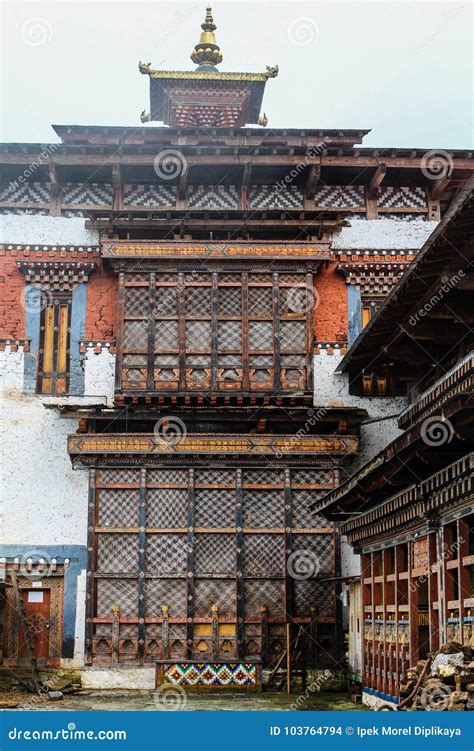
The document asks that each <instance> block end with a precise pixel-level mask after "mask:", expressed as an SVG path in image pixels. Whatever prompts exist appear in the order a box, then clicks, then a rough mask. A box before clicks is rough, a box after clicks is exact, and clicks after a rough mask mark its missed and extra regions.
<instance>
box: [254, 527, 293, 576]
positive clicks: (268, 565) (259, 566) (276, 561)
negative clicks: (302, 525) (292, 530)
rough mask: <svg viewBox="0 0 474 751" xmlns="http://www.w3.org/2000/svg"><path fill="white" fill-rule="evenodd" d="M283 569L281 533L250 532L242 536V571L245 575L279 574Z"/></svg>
mask: <svg viewBox="0 0 474 751" xmlns="http://www.w3.org/2000/svg"><path fill="white" fill-rule="evenodd" d="M284 571H285V541H284V538H283V535H278V534H273V535H269V534H268V535H260V534H250V535H245V538H244V572H245V574H246V575H247V576H268V575H271V574H273V575H280V576H282V575H283V573H284Z"/></svg>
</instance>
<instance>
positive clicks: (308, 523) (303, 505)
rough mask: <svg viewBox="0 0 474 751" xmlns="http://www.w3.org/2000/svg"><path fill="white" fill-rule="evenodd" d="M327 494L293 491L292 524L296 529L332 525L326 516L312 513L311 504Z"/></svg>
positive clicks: (313, 491)
mask: <svg viewBox="0 0 474 751" xmlns="http://www.w3.org/2000/svg"><path fill="white" fill-rule="evenodd" d="M324 495H326V493H325V492H324V491H323V492H321V493H318V492H317V491H315V490H293V491H292V493H291V500H292V503H291V508H292V523H293V527H296V528H302V529H304V528H307V529H311V528H315V527H329V526H330V523H329V522H328V521H327V519H325V518H324V516H321V515H320V514H315V513H314V512H312V511H311V508H310V506H311V504H312V503H314V502H315V501H317V500H318V499H320V498H323V497H324Z"/></svg>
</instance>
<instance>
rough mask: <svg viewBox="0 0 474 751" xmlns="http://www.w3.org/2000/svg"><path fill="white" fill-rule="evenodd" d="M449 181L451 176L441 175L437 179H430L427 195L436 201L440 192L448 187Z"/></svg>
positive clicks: (440, 194)
mask: <svg viewBox="0 0 474 751" xmlns="http://www.w3.org/2000/svg"><path fill="white" fill-rule="evenodd" d="M450 182H451V177H450V176H447V177H441V178H440V179H439V180H431V181H430V183H429V185H428V195H429V197H430V198H431V199H432V200H434V201H436V200H438V199H439V198H441V196H442V194H443V193H444V191H445V190H446V188H447V187H448V185H449V183H450Z"/></svg>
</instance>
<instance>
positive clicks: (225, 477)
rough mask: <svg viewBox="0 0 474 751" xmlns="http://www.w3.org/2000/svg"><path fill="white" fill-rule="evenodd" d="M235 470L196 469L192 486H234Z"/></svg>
mask: <svg viewBox="0 0 474 751" xmlns="http://www.w3.org/2000/svg"><path fill="white" fill-rule="evenodd" d="M235 482H236V478H235V470H232V469H198V470H196V473H195V476H194V486H195V487H198V486H199V485H208V486H209V485H219V486H220V487H222V486H223V485H232V486H233V487H234V486H235Z"/></svg>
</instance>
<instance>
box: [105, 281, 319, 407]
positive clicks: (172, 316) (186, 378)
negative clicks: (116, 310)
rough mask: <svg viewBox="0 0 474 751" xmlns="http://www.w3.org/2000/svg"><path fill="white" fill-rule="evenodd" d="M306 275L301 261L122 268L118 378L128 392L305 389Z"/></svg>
mask: <svg viewBox="0 0 474 751" xmlns="http://www.w3.org/2000/svg"><path fill="white" fill-rule="evenodd" d="M308 279H309V280H310V281H309V283H308ZM311 279H312V277H311V275H307V274H306V272H305V271H304V270H303V269H300V270H298V271H295V273H291V274H290V273H273V274H269V273H264V272H263V271H262V273H245V272H243V271H242V272H239V273H225V272H223V271H221V270H217V271H215V272H207V271H206V272H204V271H202V272H201V271H195V270H194V271H193V272H191V271H183V272H182V273H179V274H171V273H162V272H160V271H158V272H156V273H152V272H150V273H149V274H139V275H137V274H136V273H135V272H131V271H130V272H128V273H124V274H123V275H121V285H122V290H123V294H122V298H121V299H123V329H122V333H121V331H120V327H119V332H118V337H117V346H118V355H119V356H118V368H119V371H118V378H117V387H118V388H120V389H121V390H123V391H125V392H172V391H178V392H189V391H191V392H193V391H194V392H197V391H201V392H202V391H206V392H209V391H211V392H216V393H218V392H220V393H222V392H236V391H237V392H262V391H266V390H271V391H274V390H276V391H282V392H285V391H287V392H291V391H294V390H295V389H298V390H310V388H311V383H310V378H309V374H310V372H311V355H312V337H311V331H312V307H313V300H312V299H311V294H310V292H308V285H309V287H311V283H312V282H311Z"/></svg>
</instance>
